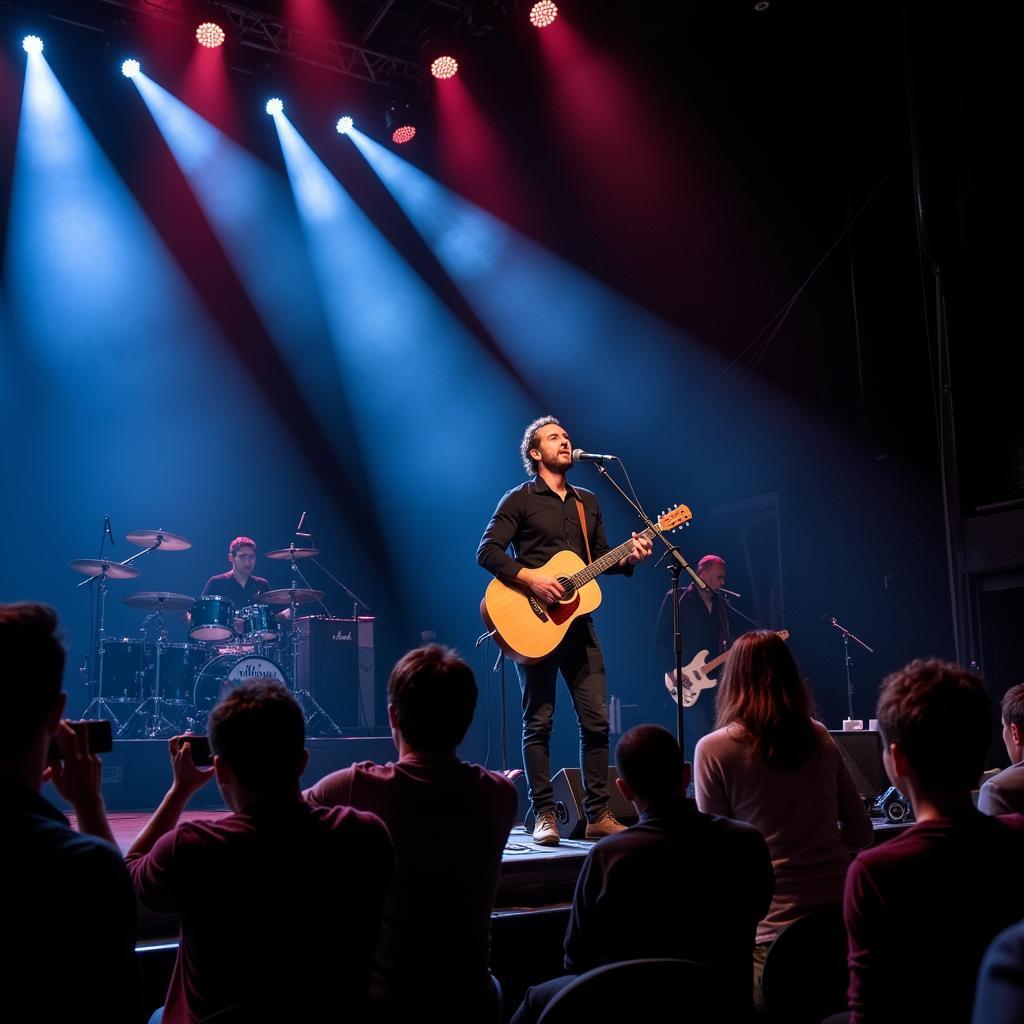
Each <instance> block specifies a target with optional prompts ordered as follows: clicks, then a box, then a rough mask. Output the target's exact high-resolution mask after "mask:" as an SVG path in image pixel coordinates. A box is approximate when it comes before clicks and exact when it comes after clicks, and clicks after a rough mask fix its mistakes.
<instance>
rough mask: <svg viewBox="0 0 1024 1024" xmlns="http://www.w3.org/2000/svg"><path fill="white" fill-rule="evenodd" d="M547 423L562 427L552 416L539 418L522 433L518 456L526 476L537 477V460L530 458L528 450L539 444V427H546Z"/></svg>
mask: <svg viewBox="0 0 1024 1024" xmlns="http://www.w3.org/2000/svg"><path fill="white" fill-rule="evenodd" d="M549 423H554V425H555V426H556V427H560V426H561V425H562V424H561V422H559V420H557V419H555V417H554V416H540V417H538V418H537V419H535V420H534V421H533V422H532V423H531V424H530V425H529V426H528V427H527V428H526V429H525V430H524V431H523V440H522V443H521V444H520V445H519V454H520V455H521V456H522V457H523V469H525V470H526V475H527V476H536V475H537V460H536V459H532V458H530V449H532V448H536V447H537V445H539V444H540V430H541V427H546V426H547V425H548V424H549Z"/></svg>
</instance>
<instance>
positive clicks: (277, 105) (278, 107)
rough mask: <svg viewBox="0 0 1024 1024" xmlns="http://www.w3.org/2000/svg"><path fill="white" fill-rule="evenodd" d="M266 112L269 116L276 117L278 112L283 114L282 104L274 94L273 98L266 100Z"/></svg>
mask: <svg viewBox="0 0 1024 1024" xmlns="http://www.w3.org/2000/svg"><path fill="white" fill-rule="evenodd" d="M267 113H268V114H269V115H270V116H271V117H277V115H278V114H283V113H284V104H283V103H282V102H281V101H280V100H279V99H278V98H277V97H276V96H275V97H274V98H273V99H269V100H267Z"/></svg>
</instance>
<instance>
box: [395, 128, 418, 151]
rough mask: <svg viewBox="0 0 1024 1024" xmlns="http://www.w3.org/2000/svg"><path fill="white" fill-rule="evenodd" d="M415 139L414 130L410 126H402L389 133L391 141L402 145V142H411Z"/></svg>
mask: <svg viewBox="0 0 1024 1024" xmlns="http://www.w3.org/2000/svg"><path fill="white" fill-rule="evenodd" d="M415 137H416V129H415V128H414V127H413V126H412V125H411V124H403V125H402V126H401V127H400V128H396V129H395V130H394V131H393V132H392V133H391V141H392V142H396V143H398V145H399V146H400V145H402V143H403V142H412V140H413V139H414V138H415Z"/></svg>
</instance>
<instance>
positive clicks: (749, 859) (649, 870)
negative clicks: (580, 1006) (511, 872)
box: [514, 725, 774, 1024]
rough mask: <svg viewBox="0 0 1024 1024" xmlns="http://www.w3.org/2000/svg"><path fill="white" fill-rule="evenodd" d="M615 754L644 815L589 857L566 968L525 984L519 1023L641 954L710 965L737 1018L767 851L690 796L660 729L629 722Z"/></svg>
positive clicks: (761, 907)
mask: <svg viewBox="0 0 1024 1024" xmlns="http://www.w3.org/2000/svg"><path fill="white" fill-rule="evenodd" d="M615 760H616V764H617V767H618V771H619V778H618V780H617V784H618V787H619V789H620V790H621V792H622V794H623V796H625V797H626V799H627V800H629V801H630V802H631V803H632V804H633V806H634V807H635V808H636V810H637V813H638V814H639V815H640V820H639V822H638V823H637V824H636V825H633V826H632V827H631V828H628V829H626V830H625V831H624V832H620V833H618V834H616V835H614V836H609V837H608V838H606V839H602V840H601V841H600V842H598V843H597V844H596V845H595V846H594V847H593V849H592V850H591V851H590V852H589V853H588V854H587V859H586V860H585V861H584V862H583V869H582V871H581V872H580V876H579V878H578V880H577V883H576V891H575V894H574V895H573V901H572V913H571V915H570V918H569V927H568V929H567V931H566V936H565V969H566V970H567V971H569V972H571V974H570V975H568V976H566V977H561V978H554V979H553V980H551V981H548V982H545V983H544V984H542V985H535V986H534V987H533V988H531V989H530V990H529V991H528V992H527V993H526V998H525V1000H524V1001H523V1005H522V1006H521V1007H520V1008H519V1011H518V1013H517V1014H516V1017H515V1018H514V1024H528V1022H529V1024H532V1022H534V1021H536V1020H537V1019H538V1017H539V1016H540V1014H541V1012H542V1011H543V1010H544V1007H545V1006H547V1004H548V1003H549V1002H550V1001H551V1000H552V999H553V998H554V996H555V995H556V994H557V993H558V992H559V991H561V989H562V988H564V987H565V986H566V985H567V984H568V983H569V982H570V981H572V980H573V977H574V976H575V975H578V974H583V973H584V972H586V971H589V970H592V969H593V968H595V967H600V966H602V965H603V964H609V963H615V962H617V961H620V960H638V959H643V958H645V957H673V958H678V959H683V960H696V961H699V962H701V963H706V964H709V965H710V966H712V967H714V968H717V969H718V971H719V972H720V973H721V975H722V976H723V980H724V981H725V984H724V985H723V990H722V1009H723V1017H722V1019H723V1020H734V1019H736V1018H737V1017H742V1016H744V1015H745V1013H747V1012H749V1010H750V1002H751V1000H750V994H751V993H750V978H751V975H750V951H751V948H752V947H753V943H754V933H755V929H756V926H757V922H758V921H759V920H760V919H761V918H762V917H763V916H764V914H765V912H766V911H767V909H768V906H769V904H770V902H771V897H772V889H773V887H774V877H773V874H772V865H771V857H770V856H769V853H768V847H767V846H766V844H765V841H764V839H763V838H762V837H761V836H760V834H759V833H758V832H757V831H756V830H755V829H753V828H751V827H750V826H749V825H745V824H743V823H742V822H738V821H730V820H728V819H727V818H721V817H715V816H712V815H710V814H704V813H702V812H701V811H699V810H698V809H697V805H696V804H695V803H694V802H693V801H692V800H690V799H688V798H687V796H686V790H687V787H688V786H689V784H690V765H689V764H687V763H685V762H684V761H683V756H682V753H681V751H680V750H679V744H678V743H677V742H676V739H675V737H674V736H673V735H672V734H671V733H670V732H668V731H666V730H665V729H662V728H661V727H660V726H657V725H638V726H635V727H634V728H632V729H630V730H629V731H628V732H627V733H625V734H624V735H623V737H622V739H620V740H619V743H618V746H617V747H616V750H615ZM681 998H682V999H683V1005H684V1007H685V993H681ZM731 999H734V1000H735V1003H733V1004H732V1005H730V1000H731Z"/></svg>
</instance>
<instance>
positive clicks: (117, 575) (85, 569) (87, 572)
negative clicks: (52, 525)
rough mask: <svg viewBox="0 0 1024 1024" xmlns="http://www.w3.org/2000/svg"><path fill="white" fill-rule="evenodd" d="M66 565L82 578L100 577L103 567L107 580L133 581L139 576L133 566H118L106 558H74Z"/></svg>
mask: <svg viewBox="0 0 1024 1024" xmlns="http://www.w3.org/2000/svg"><path fill="white" fill-rule="evenodd" d="M68 565H70V566H71V568H72V569H74V570H75V572H80V573H81V574H82V575H83V576H100V575H102V573H103V568H104V566H105V567H106V570H107V579H108V580H133V579H135V577H136V576H139V575H141V574H140V572H139V570H138V569H136V568H135V566H134V565H120V564H118V563H117V562H111V561H109V560H108V559H106V558H75V559H72V560H71V561H70V562H68ZM83 585H84V584H83Z"/></svg>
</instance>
